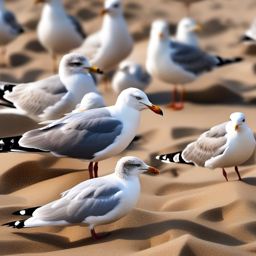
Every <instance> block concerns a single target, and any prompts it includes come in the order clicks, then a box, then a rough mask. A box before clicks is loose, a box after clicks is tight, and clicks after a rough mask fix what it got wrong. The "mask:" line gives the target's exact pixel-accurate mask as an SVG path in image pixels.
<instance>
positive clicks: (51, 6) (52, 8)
mask: <svg viewBox="0 0 256 256" xmlns="http://www.w3.org/2000/svg"><path fill="white" fill-rule="evenodd" d="M49 14H53V15H56V14H58V15H66V12H65V9H64V6H63V4H62V3H61V2H60V1H59V0H53V1H50V2H47V3H46V4H45V6H44V8H43V15H49ZM47 17H48V16H47Z"/></svg>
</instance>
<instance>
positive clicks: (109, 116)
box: [2, 88, 163, 178]
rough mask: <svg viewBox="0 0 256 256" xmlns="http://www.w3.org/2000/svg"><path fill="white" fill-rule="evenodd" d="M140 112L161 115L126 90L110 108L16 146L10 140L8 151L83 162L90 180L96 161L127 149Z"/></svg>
mask: <svg viewBox="0 0 256 256" xmlns="http://www.w3.org/2000/svg"><path fill="white" fill-rule="evenodd" d="M144 109H150V110H152V111H153V112H155V113H157V114H160V115H163V112H162V110H161V109H160V108H159V107H158V106H155V105H153V104H152V103H151V102H150V101H149V99H148V97H147V95H146V94H145V93H144V92H142V91H140V90H138V89H136V88H129V89H126V90H124V91H123V92H122V93H121V94H120V95H119V96H118V98H117V101H116V104H115V105H114V106H110V107H105V108H98V109H91V110H87V111H84V112H80V113H74V114H69V115H67V116H65V117H64V118H61V119H59V120H56V121H54V122H52V123H50V124H49V125H48V126H45V127H42V128H40V129H36V130H32V131H29V132H27V133H25V134H24V135H23V136H22V138H21V139H20V140H19V142H18V143H19V145H18V144H17V143H16V142H17V140H15V138H10V139H12V140H11V141H13V140H14V141H15V143H14V144H10V145H9V151H13V150H14V151H15V150H21V149H22V150H25V151H26V148H30V151H31V148H33V149H36V150H38V149H39V150H42V151H50V152H51V153H53V154H54V155H56V156H66V157H72V158H77V159H83V160H86V161H89V162H90V164H89V168H88V169H89V174H90V178H93V176H94V177H97V176H98V162H99V161H101V160H104V159H107V158H110V157H112V156H115V155H117V154H119V153H121V152H122V151H123V150H125V149H126V148H127V147H128V146H129V145H130V143H131V142H132V140H133V139H134V137H135V136H136V133H137V130H138V127H139V123H140V116H141V111H142V110H144ZM20 146H21V147H23V148H21V147H20ZM7 147H8V145H4V146H3V148H4V150H2V152H6V151H8V149H7ZM24 147H25V148H24Z"/></svg>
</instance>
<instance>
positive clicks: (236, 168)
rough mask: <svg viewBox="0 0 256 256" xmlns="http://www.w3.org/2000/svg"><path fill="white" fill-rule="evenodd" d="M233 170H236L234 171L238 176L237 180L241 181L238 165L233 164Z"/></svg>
mask: <svg viewBox="0 0 256 256" xmlns="http://www.w3.org/2000/svg"><path fill="white" fill-rule="evenodd" d="M235 171H236V173H237V176H238V178H239V180H240V181H242V178H241V175H240V173H239V170H238V167H237V166H235Z"/></svg>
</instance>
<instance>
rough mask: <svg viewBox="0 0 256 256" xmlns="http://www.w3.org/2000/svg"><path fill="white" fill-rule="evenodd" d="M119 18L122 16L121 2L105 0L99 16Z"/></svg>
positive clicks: (120, 0) (118, 0)
mask: <svg viewBox="0 0 256 256" xmlns="http://www.w3.org/2000/svg"><path fill="white" fill-rule="evenodd" d="M106 14H108V15H110V16H113V17H115V16H120V15H123V3H122V0H105V3H104V8H103V9H102V11H101V15H106Z"/></svg>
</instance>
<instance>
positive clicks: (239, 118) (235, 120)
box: [230, 112, 247, 132]
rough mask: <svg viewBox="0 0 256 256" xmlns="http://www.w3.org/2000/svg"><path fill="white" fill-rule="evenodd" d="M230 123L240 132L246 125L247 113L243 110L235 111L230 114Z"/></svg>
mask: <svg viewBox="0 0 256 256" xmlns="http://www.w3.org/2000/svg"><path fill="white" fill-rule="evenodd" d="M230 123H231V127H232V128H233V129H234V130H235V131H236V132H239V131H240V130H241V129H243V127H245V126H246V125H247V124H246V120H245V115H244V114H243V113H241V112H234V113H232V114H231V115H230Z"/></svg>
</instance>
